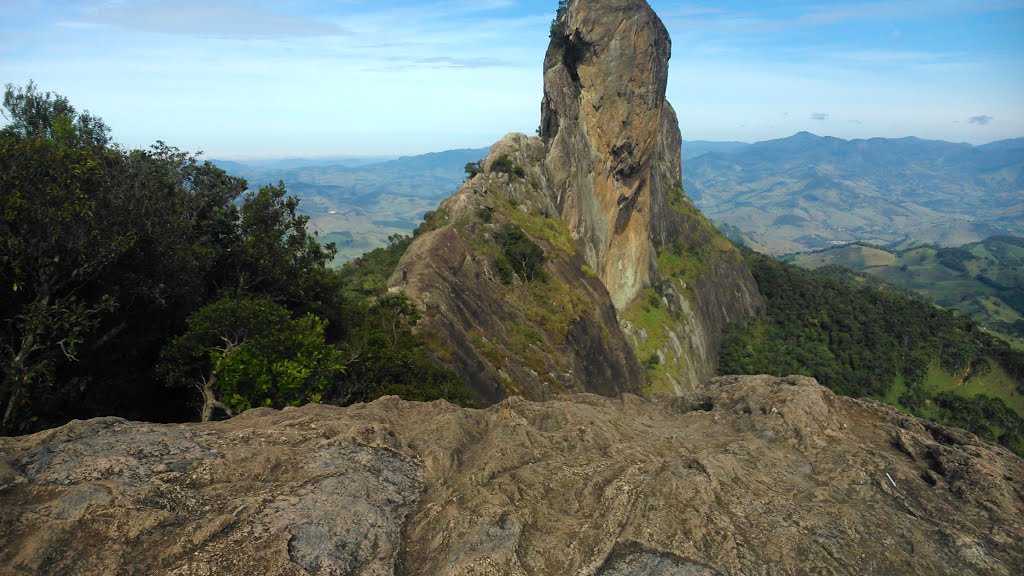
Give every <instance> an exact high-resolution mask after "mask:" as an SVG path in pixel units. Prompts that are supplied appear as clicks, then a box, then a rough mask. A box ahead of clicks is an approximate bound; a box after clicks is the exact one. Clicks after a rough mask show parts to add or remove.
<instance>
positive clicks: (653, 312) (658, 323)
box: [621, 288, 683, 394]
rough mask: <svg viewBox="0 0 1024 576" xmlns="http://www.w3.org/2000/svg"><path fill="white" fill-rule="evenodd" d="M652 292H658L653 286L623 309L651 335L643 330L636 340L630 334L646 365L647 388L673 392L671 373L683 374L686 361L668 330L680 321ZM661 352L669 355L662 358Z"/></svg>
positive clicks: (625, 318) (624, 315)
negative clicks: (654, 299)
mask: <svg viewBox="0 0 1024 576" xmlns="http://www.w3.org/2000/svg"><path fill="white" fill-rule="evenodd" d="M652 294H654V295H656V294H655V292H654V290H653V289H650V288H648V289H647V290H645V291H644V292H641V293H640V295H639V297H637V299H636V301H634V302H633V304H632V305H630V306H629V307H628V308H626V309H625V310H623V311H622V313H621V316H622V318H623V319H624V320H626V321H627V322H629V323H630V324H632V325H633V327H634V328H635V329H636V330H637V332H639V331H641V330H642V331H643V332H644V333H645V334H646V335H647V338H646V339H644V338H642V337H641V336H640V334H635V335H634V336H635V342H634V339H633V337H630V338H627V339H628V340H629V341H630V344H632V345H633V346H634V349H633V352H634V353H635V354H636V357H637V358H638V359H639V360H640V362H641V363H642V364H643V365H644V376H645V378H644V380H645V382H644V392H645V393H648V394H650V393H654V392H662V393H666V394H672V393H674V392H675V390H674V388H673V386H672V381H671V380H670V379H669V374H670V373H675V374H679V373H681V368H683V364H682V361H681V360H677V359H676V358H675V355H674V354H673V353H672V351H671V350H670V346H671V343H670V340H669V339H670V337H669V334H668V330H669V329H670V327H671V326H674V325H675V323H676V321H675V319H674V318H673V317H672V314H671V312H670V311H669V310H667V309H666V308H665V307H664V306H655V305H653V304H652V299H651V295H652ZM659 352H661V355H659V354H658V353H659ZM661 356H664V357H665V361H664V362H663V361H661V359H660V357H661ZM655 359H657V360H655Z"/></svg>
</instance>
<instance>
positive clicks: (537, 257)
mask: <svg viewBox="0 0 1024 576" xmlns="http://www.w3.org/2000/svg"><path fill="white" fill-rule="evenodd" d="M494 241H495V243H497V245H498V248H499V250H500V252H499V254H498V257H497V259H496V260H495V266H496V267H497V268H498V276H499V277H500V278H501V281H502V282H503V283H505V284H508V283H510V282H512V274H513V273H515V274H518V275H519V277H520V278H522V279H523V281H524V282H533V281H534V280H538V279H543V277H544V250H542V249H541V247H540V246H537V244H536V243H535V242H534V241H533V240H530V237H529V236H527V235H526V234H524V233H523V231H522V230H521V229H520V228H519V227H518V226H516V225H515V224H511V223H507V222H506V223H505V224H503V225H502V226H501V227H500V228H498V230H497V231H496V232H495V233H494Z"/></svg>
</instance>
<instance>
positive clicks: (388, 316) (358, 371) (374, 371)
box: [329, 294, 474, 405]
mask: <svg viewBox="0 0 1024 576" xmlns="http://www.w3.org/2000/svg"><path fill="white" fill-rule="evenodd" d="M350 319H351V320H352V328H351V331H350V333H349V335H348V337H347V338H346V339H345V340H344V342H342V343H341V345H340V347H341V350H342V354H343V358H344V361H345V365H346V370H345V373H344V374H342V375H341V377H340V378H338V380H337V382H336V385H335V388H334V389H333V390H332V391H331V393H330V395H329V398H330V401H331V402H333V403H336V404H341V405H347V404H351V403H353V402H369V401H371V400H373V399H375V398H379V397H380V396H385V395H389V394H396V395H400V396H401V397H402V398H405V399H406V400H424V401H426V400H438V399H446V400H449V401H451V402H454V403H456V404H461V405H473V404H474V400H473V396H472V394H471V393H470V392H469V389H468V388H466V386H465V384H464V383H463V382H462V381H461V380H460V379H459V378H458V376H456V375H455V373H454V372H452V371H451V370H448V369H446V368H442V367H440V366H438V365H437V364H435V363H434V362H433V361H431V359H430V356H429V354H428V353H427V351H426V349H425V348H426V346H425V343H424V342H423V340H422V339H421V338H418V337H417V336H416V334H414V333H413V331H412V327H413V326H414V325H415V324H416V321H417V320H418V319H419V311H418V310H417V309H416V307H415V306H413V305H412V302H410V301H409V299H408V298H406V297H405V296H404V295H402V294H385V295H381V296H379V297H376V298H373V299H372V300H371V301H369V302H367V305H366V306H365V307H362V308H361V309H360V310H359V311H358V317H350Z"/></svg>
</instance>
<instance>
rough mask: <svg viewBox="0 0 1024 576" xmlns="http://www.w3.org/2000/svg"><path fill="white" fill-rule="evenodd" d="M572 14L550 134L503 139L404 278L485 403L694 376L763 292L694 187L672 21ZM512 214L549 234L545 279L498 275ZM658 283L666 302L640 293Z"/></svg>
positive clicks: (622, 4) (647, 11)
mask: <svg viewBox="0 0 1024 576" xmlns="http://www.w3.org/2000/svg"><path fill="white" fill-rule="evenodd" d="M557 28H558V30H559V31H560V32H559V33H557V34H555V35H554V37H553V38H552V41H551V45H550V46H549V48H548V51H547V55H546V57H545V62H544V98H543V102H542V105H541V108H542V120H541V135H540V137H531V138H528V137H526V136H524V135H522V134H510V135H508V136H506V137H505V138H504V139H502V140H501V141H500V142H498V143H497V144H495V145H494V146H493V147H492V148H491V150H490V153H489V154H488V157H487V158H486V159H485V161H484V162H483V168H484V170H483V173H482V174H480V175H477V176H475V177H474V178H472V179H470V180H469V181H468V182H467V183H466V185H465V186H464V187H463V188H462V189H461V190H460V191H458V192H457V193H456V194H455V195H453V196H452V197H451V198H449V199H447V200H445V201H444V202H443V203H442V204H441V205H440V207H439V208H438V211H437V215H436V216H435V217H434V218H433V219H432V226H433V227H434V228H436V229H435V230H433V231H432V232H429V233H427V234H422V235H420V236H419V237H418V238H417V239H416V240H415V241H414V242H413V244H412V246H411V247H410V249H409V251H408V252H407V253H406V255H405V256H404V258H403V259H402V262H401V264H400V265H399V272H396V274H395V275H394V276H393V277H392V278H391V281H390V285H391V287H392V289H393V290H402V291H405V292H407V293H408V294H409V295H410V296H411V297H412V298H413V300H414V301H416V302H418V303H419V304H420V306H421V307H422V308H423V309H424V310H425V311H426V312H427V314H426V315H425V319H424V320H423V323H422V325H421V328H422V329H423V330H425V331H429V332H431V333H433V335H434V340H435V341H437V342H440V343H442V344H443V345H444V346H445V347H446V348H447V349H448V350H450V351H449V352H445V353H442V354H440V355H439V356H441V358H440V359H441V360H442V361H443V362H445V363H447V364H448V365H450V366H451V367H452V368H454V369H455V370H456V371H457V372H459V373H460V374H461V375H462V376H463V377H464V378H465V379H466V380H467V381H468V382H469V384H470V386H471V387H472V388H473V390H474V391H475V392H476V394H477V395H478V396H479V397H480V398H481V399H482V400H484V401H486V402H495V401H498V400H500V399H501V398H504V397H506V396H507V395H511V394H519V395H523V396H525V397H527V398H531V399H543V398H548V397H550V396H551V395H552V394H555V393H565V392H576V391H586V392H597V393H601V394H617V393H621V392H640V391H641V390H644V389H646V390H655V391H663V392H671V393H681V392H684V391H686V390H691V389H694V388H696V387H697V386H699V385H700V384H701V383H703V382H706V381H707V380H708V379H709V378H710V377H711V376H712V375H714V373H715V371H716V369H717V366H718V350H719V348H720V344H721V337H722V333H723V330H724V327H725V325H726V324H727V323H729V322H736V321H742V320H745V319H746V318H748V317H750V316H751V315H753V314H754V313H755V312H756V311H757V310H758V309H759V308H760V307H761V297H760V295H759V294H758V291H757V286H756V284H755V282H754V279H753V277H752V276H751V274H750V272H749V270H747V268H746V266H745V264H744V263H743V261H742V259H741V258H740V256H739V254H738V252H737V251H736V249H735V247H733V246H732V245H731V244H730V243H729V242H728V241H726V240H725V239H724V238H722V237H721V235H720V234H718V232H717V231H715V230H714V228H713V227H712V226H711V225H710V224H709V223H708V221H707V220H706V219H705V218H704V217H703V216H702V215H701V214H700V212H699V211H697V210H696V209H695V208H694V207H693V204H692V203H691V202H690V201H689V199H687V198H686V197H685V195H684V194H683V191H682V187H681V180H682V179H681V171H680V170H681V168H680V160H679V158H680V143H681V137H680V133H679V126H678V122H677V120H676V115H675V112H674V111H673V109H672V107H671V106H670V105H669V103H668V102H667V101H666V100H665V85H666V82H667V78H668V60H669V55H670V52H671V43H670V40H669V37H668V33H667V32H666V30H665V27H664V26H663V25H662V23H661V21H660V20H659V19H658V17H657V15H655V14H654V12H653V11H652V10H651V8H650V7H649V6H648V5H647V3H646V2H645V1H643V0H574V1H572V2H570V3H569V7H568V9H567V10H565V11H564V14H562V15H561V17H560V20H559V25H558V27H557ZM510 163H511V167H512V168H513V169H512V170H509V167H510ZM502 164H504V167H502ZM506 222H512V223H514V224H516V225H517V226H519V227H520V228H522V229H523V230H524V231H525V232H526V233H527V234H528V235H529V236H530V237H531V238H532V239H533V240H534V241H535V242H536V243H537V244H539V245H540V246H541V247H543V249H544V252H545V254H546V257H547V260H548V262H547V264H546V270H547V277H548V279H549V282H547V287H546V288H537V287H536V286H533V284H536V282H524V281H523V280H525V279H521V278H517V279H516V282H513V283H511V285H509V284H508V283H504V284H503V283H502V282H499V280H498V267H497V259H498V255H499V253H498V249H497V248H496V247H495V245H494V240H493V237H494V233H495V231H496V230H498V228H499V227H500V226H501V225H502V224H505V223H506ZM662 259H664V262H665V265H662V264H661V263H660V262H661V261H662ZM545 291H547V292H548V294H549V295H550V302H548V304H549V306H547V307H546V308H545V306H540V305H539V302H540V301H542V300H543V299H544V298H545V296H544V294H543V293H544V292H545ZM654 292H657V296H656V298H661V299H663V300H664V304H665V310H664V311H665V314H661V315H654V316H657V317H654V316H652V315H651V314H648V313H646V312H645V311H644V310H641V309H640V308H641V307H642V306H643V303H644V302H647V301H648V299H649V298H654V297H653V296H650V294H651V293H654ZM652 317H653V318H654V320H653V322H646V323H645V322H641V321H640V320H641V319H647V320H650V319H651V318H652ZM620 320H621V321H620ZM653 355H656V356H657V357H658V358H659V360H660V361H659V362H658V364H657V366H656V367H654V368H653V369H651V370H649V371H648V372H649V374H648V377H647V379H646V381H645V377H644V372H643V370H642V369H641V365H640V361H648V360H649V359H650V358H651V357H652V356H653ZM638 357H639V361H638Z"/></svg>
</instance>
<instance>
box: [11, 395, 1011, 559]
mask: <svg viewBox="0 0 1024 576" xmlns="http://www.w3.org/2000/svg"><path fill="white" fill-rule="evenodd" d="M0 474H2V476H0V573H2V574H10V575H20V574H50V575H54V576H59V575H64V574H75V575H91V574H96V575H100V574H102V575H108V574H176V575H182V576H184V575H200V574H202V575H206V574H211V575H212V574H218V575H219V574H294V575H304V574H366V575H369V574H373V575H386V574H409V575H413V574H424V575H427V574H429V575H435V574H460V575H468V574H478V575H485V574H495V575H498V574H500V575H508V574H524V575H557V574H573V575H577V574H578V575H601V576H611V575H615V576H624V575H639V574H686V575H694V574H699V575H704V574H746V575H756V574H858V575H859V574H956V575H961V574H1008V575H1009V574H1019V573H1020V572H1019V570H1020V567H1021V566H1022V565H1024V499H1022V494H1024V461H1022V460H1021V459H1020V458H1018V457H1016V456H1014V455H1013V454H1011V453H1009V452H1008V451H1006V450H1004V449H1002V448H1001V447H998V446H994V445H991V444H988V443H985V442H983V441H981V440H979V439H978V438H976V437H974V436H971V435H969V434H967V433H964V432H963V431H960V430H955V429H949V428H944V427H941V426H937V425H934V424H930V423H927V422H924V421H921V420H917V419H915V418H912V417H908V416H904V415H902V414H900V413H898V412H896V411H895V410H893V409H891V408H888V407H886V406H883V405H881V404H878V403H874V402H867V401H859V400H854V399H850V398H845V397H837V396H835V395H834V394H832V393H831V392H830V391H828V390H827V389H825V388H823V387H821V386H819V385H818V384H817V383H815V382H814V381H813V380H811V379H809V378H803V377H791V378H785V379H779V378H773V377H768V376H756V377H755V376H752V377H726V378H719V379H716V380H715V381H713V382H712V383H711V385H710V386H709V387H708V388H707V390H706V391H704V392H700V393H691V394H686V395H683V396H681V397H675V398H669V397H664V396H661V397H655V398H653V399H643V398H640V397H636V396H632V395H625V396H623V397H621V398H606V397H601V396H595V395H576V396H568V397H565V398H564V399H558V400H554V401H550V402H545V403H534V402H530V401H526V400H522V399H520V398H510V399H508V400H506V401H504V402H502V403H500V404H497V405H495V406H492V407H490V408H487V409H484V410H470V409H460V408H456V407H453V406H451V405H450V404H447V403H444V402H434V403H429V404H420V403H414V402H404V401H401V400H398V399H397V398H394V397H388V398H383V399H381V400H378V401H376V402H373V403H371V404H366V405H357V406H352V407H349V408H344V409H343V408H335V407H327V406H316V405H310V406H306V407H303V408H298V409H287V410H284V411H280V412H279V411H274V410H269V409H257V410H252V411H249V412H246V413H245V414H243V415H241V416H240V417H237V418H234V419H231V420H228V421H224V422H217V423H208V424H185V425H157V424H142V423H134V422H127V421H124V420H120V419H116V418H101V419H97V420H91V421H87V422H77V421H76V422H72V423H71V424H68V425H67V426H64V427H62V428H58V429H55V430H51V431H47V432H42V433H39V434H36V435H33V436H27V437H22V438H0Z"/></svg>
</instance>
